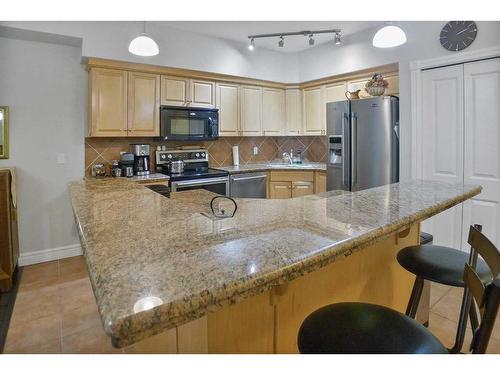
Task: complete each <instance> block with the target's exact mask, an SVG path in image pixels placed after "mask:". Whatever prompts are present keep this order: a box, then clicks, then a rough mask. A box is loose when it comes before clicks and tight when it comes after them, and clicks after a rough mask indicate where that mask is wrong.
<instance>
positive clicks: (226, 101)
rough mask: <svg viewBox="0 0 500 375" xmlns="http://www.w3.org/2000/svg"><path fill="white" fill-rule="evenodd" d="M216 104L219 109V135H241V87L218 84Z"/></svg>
mask: <svg viewBox="0 0 500 375" xmlns="http://www.w3.org/2000/svg"><path fill="white" fill-rule="evenodd" d="M216 104H217V108H218V109H219V135H221V136H237V135H240V98H239V86H238V85H233V84H229V83H217V86H216Z"/></svg>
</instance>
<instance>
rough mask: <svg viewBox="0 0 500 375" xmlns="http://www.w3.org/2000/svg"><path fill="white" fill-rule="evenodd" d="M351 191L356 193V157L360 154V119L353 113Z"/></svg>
mask: <svg viewBox="0 0 500 375" xmlns="http://www.w3.org/2000/svg"><path fill="white" fill-rule="evenodd" d="M350 143H351V189H352V190H353V191H354V187H355V185H356V183H357V179H358V176H357V170H358V165H357V160H356V156H357V154H358V145H357V143H358V117H357V116H356V113H355V112H351V142H350Z"/></svg>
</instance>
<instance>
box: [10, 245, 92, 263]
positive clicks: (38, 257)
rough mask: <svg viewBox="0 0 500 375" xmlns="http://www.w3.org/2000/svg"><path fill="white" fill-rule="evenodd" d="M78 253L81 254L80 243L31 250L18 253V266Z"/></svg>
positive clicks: (67, 256) (73, 255) (72, 255)
mask: <svg viewBox="0 0 500 375" xmlns="http://www.w3.org/2000/svg"><path fill="white" fill-rule="evenodd" d="M78 255H82V247H81V246H80V244H75V245H68V246H61V247H54V248H53V249H46V250H38V251H31V252H29V253H21V254H20V255H19V266H29V265H30V264H36V263H43V262H50V261H51V260H58V259H63V258H69V257H75V256H78Z"/></svg>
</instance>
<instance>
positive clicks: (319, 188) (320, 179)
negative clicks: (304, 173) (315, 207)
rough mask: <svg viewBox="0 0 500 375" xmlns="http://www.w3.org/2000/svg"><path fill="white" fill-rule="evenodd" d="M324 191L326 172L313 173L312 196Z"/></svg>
mask: <svg viewBox="0 0 500 375" xmlns="http://www.w3.org/2000/svg"><path fill="white" fill-rule="evenodd" d="M325 191H326V172H314V194H317V193H324V192H325Z"/></svg>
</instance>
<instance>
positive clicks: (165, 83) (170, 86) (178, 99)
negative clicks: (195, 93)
mask: <svg viewBox="0 0 500 375" xmlns="http://www.w3.org/2000/svg"><path fill="white" fill-rule="evenodd" d="M189 90H190V87H189V79H187V78H182V77H170V76H161V104H162V105H175V106H186V105H187V103H188V101H189Z"/></svg>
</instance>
